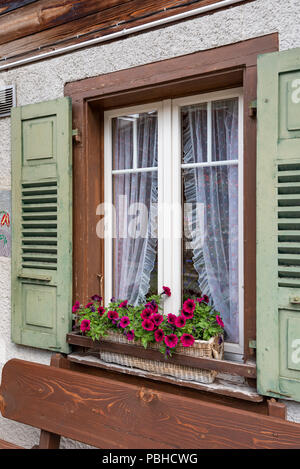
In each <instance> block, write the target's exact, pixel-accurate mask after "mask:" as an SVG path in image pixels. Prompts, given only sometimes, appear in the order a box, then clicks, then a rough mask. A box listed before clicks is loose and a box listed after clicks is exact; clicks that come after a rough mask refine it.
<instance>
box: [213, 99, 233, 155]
mask: <svg viewBox="0 0 300 469" xmlns="http://www.w3.org/2000/svg"><path fill="white" fill-rule="evenodd" d="M238 105H239V102H238V98H233V99H225V100H221V101H214V102H213V103H212V161H226V160H238V155H239V139H238V134H239V128H238Z"/></svg>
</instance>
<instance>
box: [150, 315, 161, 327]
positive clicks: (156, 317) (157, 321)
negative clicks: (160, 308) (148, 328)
mask: <svg viewBox="0 0 300 469" xmlns="http://www.w3.org/2000/svg"><path fill="white" fill-rule="evenodd" d="M151 320H152V321H153V322H154V324H155V325H156V326H159V325H160V324H161V323H162V322H163V320H164V317H163V315H162V314H159V313H155V314H153V316H152V317H151Z"/></svg>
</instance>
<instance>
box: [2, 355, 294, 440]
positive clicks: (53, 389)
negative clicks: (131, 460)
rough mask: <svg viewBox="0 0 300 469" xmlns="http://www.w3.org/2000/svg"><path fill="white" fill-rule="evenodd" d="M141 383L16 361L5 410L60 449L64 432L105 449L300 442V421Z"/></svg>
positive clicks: (8, 370)
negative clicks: (158, 388) (216, 402)
mask: <svg viewBox="0 0 300 469" xmlns="http://www.w3.org/2000/svg"><path fill="white" fill-rule="evenodd" d="M140 383H141V384H137V381H136V380H133V381H128V382H125V381H124V380H122V379H120V380H118V379H116V378H115V379H113V378H111V377H102V376H101V377H99V376H96V375H92V374H83V373H80V372H74V371H70V370H67V369H61V368H56V367H54V366H45V365H40V364H36V363H31V362H27V361H22V360H16V359H13V360H10V361H9V362H7V363H6V365H5V366H4V368H3V372H2V383H1V387H0V411H1V414H2V415H3V417H5V418H7V419H11V420H14V421H16V422H21V423H24V424H27V425H31V426H32V427H35V428H39V429H41V437H40V443H39V448H59V443H60V436H64V437H67V438H71V439H73V440H77V441H81V442H83V443H87V444H89V445H92V446H96V447H98V448H105V449H124V448H125V449H126V448H133V449H137V448H144V449H151V448H152V449H153V448H155V449H160V448H161V449H163V448H171V449H177V448H185V449H186V448H189V449H194V448H196V449H203V448H253V449H258V448H299V447H300V425H298V424H295V423H291V422H287V421H285V420H283V419H279V418H275V417H270V416H268V415H262V414H257V413H255V412H249V411H245V410H240V409H236V408H232V407H228V406H223V405H220V404H214V403H208V402H203V401H202V400H201V399H198V398H193V397H190V396H189V395H186V393H185V391H184V390H180V391H178V389H177V388H176V386H174V389H175V391H174V393H172V392H165V391H158V390H157V389H155V388H153V389H151V387H149V386H148V385H146V384H145V386H143V385H142V383H143V380H141V381H140ZM0 426H1V422H0ZM0 447H1V448H3V447H5V448H15V446H14V445H11V444H9V443H5V442H4V443H1V445H0Z"/></svg>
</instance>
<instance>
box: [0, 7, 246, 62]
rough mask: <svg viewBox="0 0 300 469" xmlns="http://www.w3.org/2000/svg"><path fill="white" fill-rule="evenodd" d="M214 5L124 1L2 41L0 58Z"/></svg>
mask: <svg viewBox="0 0 300 469" xmlns="http://www.w3.org/2000/svg"><path fill="white" fill-rule="evenodd" d="M219 1H220V0H219ZM245 1H247V2H250V1H254V0H241V3H245ZM87 3H88V2H87ZM91 3H92V2H91ZM212 3H216V0H199V1H196V2H194V3H192V4H191V3H189V1H188V0H164V1H162V0H156V1H153V0H127V1H123V2H121V3H120V4H116V5H115V6H113V5H112V6H111V7H108V8H106V9H103V10H101V11H98V12H94V13H93V14H89V15H86V16H82V17H76V18H75V19H73V20H72V21H66V22H63V23H61V24H57V25H54V26H51V27H49V28H47V29H43V30H40V31H38V30H37V31H35V32H34V33H31V34H30V37H28V35H27V34H26V35H25V34H21V33H20V35H19V36H16V37H12V38H11V40H10V41H7V39H5V38H4V37H3V39H2V40H3V41H5V43H4V42H3V44H2V46H1V48H0V58H1V57H6V60H10V59H12V58H13V57H21V56H30V55H33V54H36V53H37V49H39V50H40V52H41V53H42V52H47V51H49V50H54V49H59V48H62V47H64V46H69V45H72V44H77V43H80V42H83V41H86V40H88V39H93V38H95V37H102V36H105V35H107V34H110V33H114V32H117V31H120V30H123V29H124V28H125V27H126V28H131V27H133V26H139V25H141V24H145V23H149V22H152V21H156V20H159V19H163V18H168V17H170V16H172V15H176V14H179V13H183V12H185V11H190V10H194V9H196V8H199V7H201V6H206V5H209V4H212ZM205 14H208V13H205ZM0 24H1V23H0ZM4 26H5V25H4ZM161 27H163V26H161ZM0 43H1V41H0ZM34 51H35V52H34Z"/></svg>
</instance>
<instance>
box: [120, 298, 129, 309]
mask: <svg viewBox="0 0 300 469" xmlns="http://www.w3.org/2000/svg"><path fill="white" fill-rule="evenodd" d="M127 304H128V300H124V301H122V302H121V303H120V304H119V308H126V307H127Z"/></svg>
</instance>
